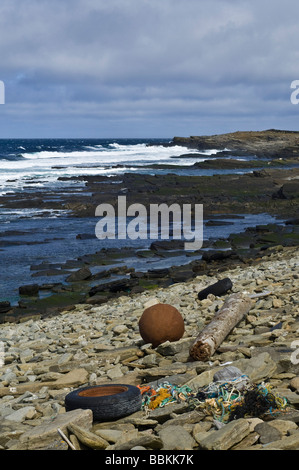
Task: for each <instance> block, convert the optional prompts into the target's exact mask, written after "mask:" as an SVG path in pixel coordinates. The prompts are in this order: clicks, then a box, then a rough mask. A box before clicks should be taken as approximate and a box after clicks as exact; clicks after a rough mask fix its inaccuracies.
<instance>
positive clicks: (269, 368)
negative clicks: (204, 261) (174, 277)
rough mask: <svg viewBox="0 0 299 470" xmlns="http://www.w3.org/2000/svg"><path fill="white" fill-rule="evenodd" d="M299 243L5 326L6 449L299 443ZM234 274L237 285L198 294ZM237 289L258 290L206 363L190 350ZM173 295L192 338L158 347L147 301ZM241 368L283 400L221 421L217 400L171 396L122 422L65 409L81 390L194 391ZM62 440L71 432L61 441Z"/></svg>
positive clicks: (1, 379) (293, 446) (1, 370)
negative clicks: (142, 323) (146, 323)
mask: <svg viewBox="0 0 299 470" xmlns="http://www.w3.org/2000/svg"><path fill="white" fill-rule="evenodd" d="M298 268H299V251H298V247H292V246H289V247H283V246H275V247H271V248H269V249H267V250H265V251H264V253H263V256H261V257H260V258H256V259H254V260H252V262H251V263H247V264H246V265H243V264H242V263H241V262H240V264H239V265H238V264H237V265H233V266H231V267H226V268H225V270H224V269H222V270H221V269H218V271H217V270H215V271H214V272H212V271H210V272H207V273H206V274H201V275H199V276H197V277H195V278H194V279H192V280H191V281H189V282H182V283H175V284H173V285H171V286H169V287H165V288H163V287H159V288H157V289H152V290H149V291H145V292H142V293H139V294H138V293H137V294H131V295H126V296H120V297H118V298H115V299H110V300H109V301H108V302H107V303H105V304H104V305H90V304H78V305H74V306H73V307H72V308H68V309H66V310H65V311H62V312H60V314H59V315H56V316H55V317H53V318H45V319H37V320H32V319H31V320H30V319H29V320H27V321H24V322H19V323H18V324H12V323H9V322H8V323H3V324H2V325H1V332H0V341H1V343H0V344H1V345H2V350H1V367H0V420H1V421H0V448H1V449H3V450H49V449H55V450H69V449H73V450H74V449H75V450H92V449H94V450H103V451H109V450H110V451H121V450H147V451H158V450H173V451H174V450H184V451H193V452H197V451H200V450H298V449H299V428H298V423H299V409H298V406H299V352H298V348H299V345H298V337H299V334H298V332H299V322H298V312H299V295H298V287H299V274H298V273H299V269H298ZM224 277H229V278H230V279H231V281H232V285H233V287H232V289H231V290H230V291H229V292H227V293H226V294H224V295H222V296H220V297H217V296H214V295H213V294H210V295H209V296H208V297H207V298H206V299H203V300H199V299H198V292H199V291H200V290H202V289H204V288H205V287H207V286H209V285H211V284H213V283H214V282H216V281H217V280H219V279H222V278H224ZM233 293H243V294H244V295H251V296H253V305H252V308H251V309H250V311H249V312H248V314H247V315H246V316H245V318H244V319H243V320H242V321H241V323H239V324H238V325H236V327H235V328H234V329H233V330H232V331H231V332H230V334H229V335H228V336H227V337H226V338H225V340H224V341H223V342H222V344H221V345H220V346H219V347H218V349H217V351H216V352H215V353H214V354H213V355H212V356H211V357H210V358H209V360H208V361H205V362H203V361H196V360H193V359H192V358H190V355H189V349H190V346H191V345H192V344H193V343H194V340H195V338H196V337H197V335H198V333H199V332H200V331H201V330H202V329H203V328H204V327H205V326H206V325H207V324H209V322H211V320H212V319H213V317H214V315H215V313H216V312H217V311H218V310H219V309H220V308H221V306H222V305H223V303H224V301H225V299H226V298H227V297H229V296H230V295H231V294H233ZM155 303H167V304H170V305H172V306H174V307H175V308H177V309H178V310H179V312H180V313H181V315H182V316H183V319H184V325H185V332H184V335H183V337H182V338H181V339H180V340H178V341H174V342H169V341H167V342H165V343H163V344H160V345H159V346H158V347H156V348H153V347H152V345H151V344H150V343H145V342H144V341H143V339H142V338H141V336H140V332H139V326H138V322H139V319H140V317H141V315H142V313H143V311H144V309H145V308H147V307H149V306H150V305H153V304H155ZM228 366H234V367H236V368H237V369H238V370H240V371H241V373H242V374H244V376H246V377H247V380H248V383H250V384H266V385H267V387H268V388H269V389H271V391H272V392H273V393H274V394H276V395H277V396H279V397H282V398H283V400H284V403H285V406H284V407H282V408H281V409H277V410H272V411H270V412H267V413H265V414H264V415H261V416H250V415H249V416H248V415H245V416H244V417H241V418H238V419H234V420H232V421H231V422H221V420H220V419H219V413H218V410H217V408H215V407H214V408H212V409H211V407H209V406H207V401H195V402H194V401H193V402H192V406H191V403H189V401H188V400H184V399H181V400H173V401H172V402H171V403H168V404H166V405H165V406H158V407H156V408H154V409H145V408H144V407H143V408H141V409H140V410H138V411H136V412H134V413H132V414H131V415H129V416H126V417H123V418H121V419H117V420H112V421H108V422H95V421H94V420H93V416H92V411H91V410H82V409H77V410H72V411H66V408H65V396H66V395H67V394H69V393H70V392H71V391H72V390H75V389H76V388H79V387H84V386H89V385H101V384H129V385H134V386H138V387H144V386H150V387H156V388H157V387H158V386H159V384H160V385H161V384H163V383H168V384H171V385H172V386H174V387H177V388H181V389H182V388H184V387H185V388H186V387H187V388H188V390H191V391H192V392H193V393H197V392H198V391H199V390H202V389H203V387H207V386H209V384H211V383H213V377H214V374H215V373H217V372H218V371H220V370H224V369H225V368H226V367H228ZM62 436H63V437H62Z"/></svg>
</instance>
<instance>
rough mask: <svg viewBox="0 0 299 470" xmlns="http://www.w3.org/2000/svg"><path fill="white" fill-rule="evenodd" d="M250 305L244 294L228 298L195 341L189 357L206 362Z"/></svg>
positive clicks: (249, 300)
mask: <svg viewBox="0 0 299 470" xmlns="http://www.w3.org/2000/svg"><path fill="white" fill-rule="evenodd" d="M252 305H253V302H252V300H251V299H250V298H249V297H247V296H245V295H244V294H239V293H238V294H233V295H231V296H230V297H228V299H226V301H225V302H224V304H223V306H222V307H221V309H220V310H219V311H218V312H217V313H216V315H215V316H214V318H213V319H212V321H211V322H210V323H209V324H208V325H207V326H206V327H205V328H204V329H203V330H202V331H201V332H200V334H199V335H198V336H197V338H196V339H195V341H194V343H193V345H192V346H191V347H190V356H191V357H192V358H193V359H195V360H197V361H206V360H208V359H209V357H210V356H212V355H213V354H214V352H215V351H216V350H217V348H218V346H220V344H221V343H222V342H223V341H224V339H225V338H226V337H227V336H228V334H229V333H230V332H231V331H232V329H233V328H234V327H235V326H236V325H237V324H238V323H239V322H240V321H241V320H242V319H243V318H244V316H245V315H246V314H247V313H248V312H249V310H250V309H251V307H252Z"/></svg>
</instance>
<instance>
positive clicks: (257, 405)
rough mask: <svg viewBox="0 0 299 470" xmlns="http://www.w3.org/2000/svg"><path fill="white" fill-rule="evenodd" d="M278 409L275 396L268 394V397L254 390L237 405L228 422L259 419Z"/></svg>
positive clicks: (248, 391) (246, 394)
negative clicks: (247, 417)
mask: <svg viewBox="0 0 299 470" xmlns="http://www.w3.org/2000/svg"><path fill="white" fill-rule="evenodd" d="M275 408H276V400H275V397H274V395H272V394H271V393H268V394H267V395H266V396H265V395H263V394H262V393H261V391H260V390H258V389H257V388H254V389H252V390H247V391H246V392H245V393H244V397H243V400H242V403H240V404H239V405H237V406H236V407H235V408H234V409H233V410H232V412H231V413H230V415H229V419H228V421H233V420H234V419H239V418H244V416H251V417H253V418H257V417H260V416H263V415H264V414H265V413H267V412H268V411H270V410H271V409H275Z"/></svg>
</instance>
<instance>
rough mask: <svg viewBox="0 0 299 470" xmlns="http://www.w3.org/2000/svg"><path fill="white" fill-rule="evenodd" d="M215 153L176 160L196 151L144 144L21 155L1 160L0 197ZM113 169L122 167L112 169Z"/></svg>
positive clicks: (190, 162)
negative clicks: (83, 177)
mask: <svg viewBox="0 0 299 470" xmlns="http://www.w3.org/2000/svg"><path fill="white" fill-rule="evenodd" d="M216 152H217V150H208V151H205V152H201V155H199V156H198V158H196V157H190V158H184V157H182V158H179V157H180V155H182V154H188V153H192V154H194V153H196V151H194V150H193V149H187V148H185V147H181V146H173V147H164V146H162V145H150V146H147V145H146V144H145V143H141V144H133V145H125V144H122V143H116V142H115V143H111V144H109V145H108V147H103V146H102V145H95V146H90V147H88V148H87V147H85V148H84V150H80V151H73V152H59V151H57V150H53V151H48V150H47V151H43V150H41V151H39V152H35V153H26V152H23V153H22V154H21V155H22V157H23V159H22V160H13V161H10V160H2V161H1V162H0V191H1V192H2V193H3V192H4V193H5V192H7V191H16V190H17V191H20V190H22V189H23V188H24V186H26V188H27V189H28V188H29V186H30V187H31V188H32V189H34V188H37V189H38V186H48V185H49V186H50V185H53V184H59V186H62V185H63V184H65V183H63V182H61V181H58V178H59V177H61V176H64V177H65V176H66V177H67V176H79V175H86V176H90V175H107V176H109V175H115V174H121V173H123V172H125V171H138V168H136V166H139V168H140V166H144V165H146V164H151V163H171V164H172V165H184V166H186V167H188V166H190V165H193V164H194V163H195V162H196V161H202V160H205V158H204V157H202V154H204V155H206V157H207V158H209V156H210V155H213V154H215V153H216ZM173 157H176V158H173ZM114 165H122V166H121V167H118V168H112V167H113V166H114ZM28 182H29V183H30V185H29V184H28ZM77 184H80V183H77ZM81 184H82V183H81Z"/></svg>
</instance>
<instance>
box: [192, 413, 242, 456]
mask: <svg viewBox="0 0 299 470" xmlns="http://www.w3.org/2000/svg"><path fill="white" fill-rule="evenodd" d="M249 433H250V425H249V423H248V421H247V420H246V419H243V418H241V419H237V420H235V421H231V422H230V423H228V424H226V425H225V426H223V427H222V428H221V429H219V430H217V431H210V432H208V433H205V434H207V436H205V434H204V435H203V438H202V439H200V440H198V442H199V445H200V447H201V448H202V449H205V450H228V449H230V448H231V447H233V446H234V445H235V444H237V443H238V442H240V441H242V439H244V438H245V437H246V436H247V435H248V434H249ZM197 437H198V435H197Z"/></svg>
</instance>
